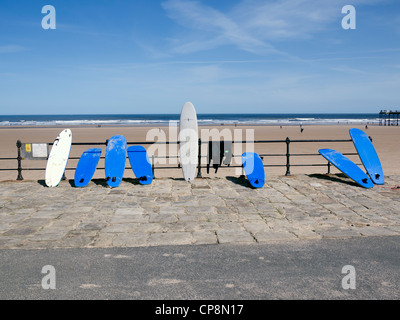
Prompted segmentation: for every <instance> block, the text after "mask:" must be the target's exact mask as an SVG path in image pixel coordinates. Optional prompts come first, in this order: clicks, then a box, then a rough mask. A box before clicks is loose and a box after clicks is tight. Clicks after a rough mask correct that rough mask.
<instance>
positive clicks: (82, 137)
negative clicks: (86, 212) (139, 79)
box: [0, 125, 400, 180]
mask: <svg viewBox="0 0 400 320" xmlns="http://www.w3.org/2000/svg"><path fill="white" fill-rule="evenodd" d="M350 128H359V129H361V130H363V131H364V132H366V133H367V134H368V135H369V136H370V137H372V139H373V144H374V146H375V148H376V150H377V153H378V155H379V157H380V159H381V162H382V166H383V170H384V173H385V175H392V174H399V173H400V170H399V168H398V163H399V160H400V127H384V126H369V127H368V129H365V127H364V126H356V125H333V126H328V125H320V126H319V125H315V126H314V125H313V126H303V129H304V130H303V132H301V130H300V127H299V126H283V127H282V128H281V127H280V126H253V127H250V126H236V127H235V126H224V125H219V126H214V127H209V126H200V127H199V137H201V138H202V141H207V140H209V133H210V130H211V129H217V130H218V132H220V133H223V134H225V137H228V138H229V137H231V138H233V139H234V140H238V139H243V140H245V139H246V134H248V136H247V137H248V139H249V140H251V139H252V138H253V136H254V140H285V139H286V138H287V137H289V138H290V139H291V140H328V139H335V140H349V139H350V136H349V133H348V131H349V129H350ZM62 129H64V128H62V127H7V128H0V137H1V139H0V158H7V157H13V158H16V156H17V147H16V141H17V140H20V141H21V142H22V143H49V142H53V141H54V139H55V138H56V137H57V135H58V134H59V133H60V131H61V130H62ZM70 129H71V130H72V134H73V142H74V143H76V142H80V143H81V142H105V141H106V140H107V139H109V138H110V137H112V136H113V135H116V134H121V135H124V136H125V137H126V139H127V141H128V143H129V142H144V141H147V142H150V144H147V145H144V146H145V147H146V149H148V151H149V155H150V156H151V155H152V154H155V155H156V156H157V155H160V156H162V155H165V153H167V154H169V155H170V156H176V155H177V154H178V153H177V150H178V149H177V145H175V144H171V145H153V144H152V142H154V141H157V140H159V139H160V140H163V139H166V140H167V141H169V140H168V139H170V141H176V140H177V135H178V129H177V127H172V128H169V127H166V126H164V127H143V126H135V127H127V126H126V127H124V126H119V127H109V126H101V127H98V126H90V127H70ZM90 147H91V146H72V149H71V154H70V157H71V158H79V157H80V155H81V154H82V152H83V151H84V150H85V149H87V148H90ZM99 147H101V148H102V150H103V154H102V156H103V157H104V154H105V148H106V147H105V145H103V146H99ZM252 147H253V146H252V145H251V144H248V145H240V144H234V149H233V152H234V154H235V155H241V154H242V152H245V151H251V148H252ZM207 148H208V147H207V144H203V145H202V155H203V156H204V157H203V158H202V164H203V166H205V165H206V157H205V156H206V155H207ZM321 148H331V149H335V150H337V151H339V152H342V153H355V152H356V150H355V148H354V146H353V143H352V142H351V141H348V142H292V143H291V144H290V153H291V154H292V156H291V158H290V162H291V164H292V167H291V168H290V172H291V174H296V173H299V174H300V173H305V174H313V173H326V172H327V166H326V164H327V162H326V160H324V159H323V158H322V156H320V155H318V150H319V149H321ZM156 149H158V151H157V150H156ZM254 151H255V152H257V153H259V154H260V155H265V156H264V164H265V165H267V166H268V167H266V168H265V172H266V175H267V176H268V175H270V176H277V175H278V176H279V175H284V174H285V172H286V167H285V164H286V157H285V156H271V155H277V154H279V155H284V154H286V144H285V143H256V144H255V145H254ZM293 154H307V155H304V156H293ZM310 154H315V155H313V156H311V155H310ZM349 158H350V159H352V160H353V161H355V162H356V163H360V160H359V158H358V156H357V155H351V156H349ZM155 161H156V167H159V166H163V167H165V166H167V167H177V159H176V158H171V159H168V160H167V161H166V160H165V159H164V160H163V159H155ZM157 161H158V162H162V163H157ZM77 162H78V159H70V160H69V162H68V166H67V168H69V170H67V171H66V176H67V178H69V179H73V176H74V168H75V167H76V164H77ZM240 164H241V159H240V156H239V157H236V158H233V163H232V165H233V166H240ZM306 164H322V165H324V166H303V165H306ZM296 165H300V166H296ZM45 166H46V161H41V160H35V161H30V160H23V161H22V167H23V168H43V169H44V168H45ZM98 167H99V168H104V160H103V159H101V160H100V162H99V166H98ZM127 167H129V162H128V161H127ZM0 168H1V169H9V168H12V169H16V168H17V161H16V160H5V161H3V160H0ZM331 172H332V173H336V172H338V171H337V170H336V169H335V168H332V170H331ZM201 173H202V176H203V177H213V176H229V175H233V176H235V175H240V173H241V169H240V168H237V169H236V168H226V167H225V166H223V167H222V168H219V170H218V173H217V174H215V173H214V170H213V169H212V168H211V169H210V173H209V174H207V171H206V169H205V168H204V169H202V171H201ZM155 176H156V177H159V178H161V177H173V178H182V171H181V169H179V168H176V169H157V168H156V170H155ZM16 177H17V171H0V180H15V179H16ZM23 177H24V179H26V180H41V179H44V170H41V171H28V170H24V171H23ZM102 177H104V170H102V169H98V170H97V171H96V174H95V177H94V178H102ZM124 177H125V178H134V174H133V172H132V170H130V169H127V170H126V171H125V175H124Z"/></svg>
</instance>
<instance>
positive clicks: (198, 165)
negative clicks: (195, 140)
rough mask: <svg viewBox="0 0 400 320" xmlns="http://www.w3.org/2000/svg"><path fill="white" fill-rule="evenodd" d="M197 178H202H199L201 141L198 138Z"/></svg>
mask: <svg viewBox="0 0 400 320" xmlns="http://www.w3.org/2000/svg"><path fill="white" fill-rule="evenodd" d="M197 178H202V176H201V139H200V138H199V155H198V163H197Z"/></svg>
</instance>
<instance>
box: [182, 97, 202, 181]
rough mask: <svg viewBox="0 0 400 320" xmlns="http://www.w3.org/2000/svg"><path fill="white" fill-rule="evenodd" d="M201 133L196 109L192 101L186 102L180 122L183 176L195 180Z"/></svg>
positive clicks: (188, 179)
mask: <svg viewBox="0 0 400 320" xmlns="http://www.w3.org/2000/svg"><path fill="white" fill-rule="evenodd" d="M198 140H199V133H198V126H197V115H196V110H195V108H194V106H193V104H192V103H191V102H186V103H185V104H184V105H183V107H182V111H181V118H180V122H179V155H180V159H181V166H182V171H183V177H184V178H185V180H186V181H192V180H194V177H195V174H196V168H197V163H198V154H199V149H198V148H199V146H198Z"/></svg>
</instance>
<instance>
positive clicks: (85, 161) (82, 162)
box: [74, 148, 101, 187]
mask: <svg viewBox="0 0 400 320" xmlns="http://www.w3.org/2000/svg"><path fill="white" fill-rule="evenodd" d="M100 156H101V149H100V148H91V149H87V150H86V151H85V152H83V153H82V155H81V157H80V158H79V162H78V164H77V166H76V169H75V177H74V182H75V187H86V186H87V185H88V184H89V182H90V180H92V178H93V175H94V173H95V171H96V167H97V164H98V163H99V160H100Z"/></svg>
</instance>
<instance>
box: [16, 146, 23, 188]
mask: <svg viewBox="0 0 400 320" xmlns="http://www.w3.org/2000/svg"><path fill="white" fill-rule="evenodd" d="M21 146H22V143H21V141H20V140H17V150H18V156H17V162H18V168H17V170H18V176H17V180H24V178H23V177H22V158H21Z"/></svg>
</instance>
